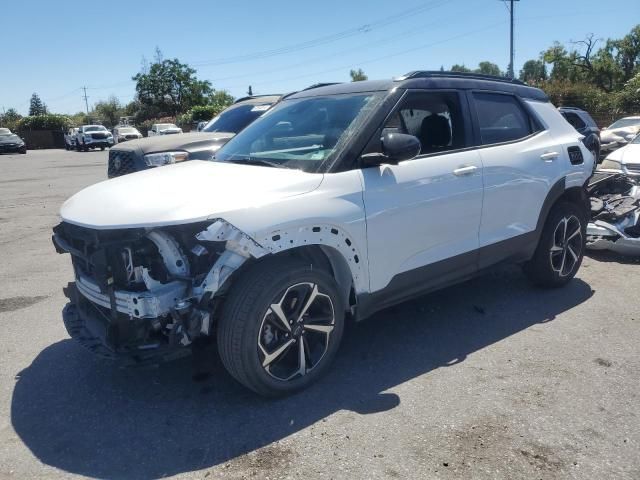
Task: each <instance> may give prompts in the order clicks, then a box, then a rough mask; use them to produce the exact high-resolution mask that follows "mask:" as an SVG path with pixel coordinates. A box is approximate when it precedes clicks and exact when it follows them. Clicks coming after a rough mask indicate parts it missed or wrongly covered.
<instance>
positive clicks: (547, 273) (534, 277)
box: [524, 202, 587, 288]
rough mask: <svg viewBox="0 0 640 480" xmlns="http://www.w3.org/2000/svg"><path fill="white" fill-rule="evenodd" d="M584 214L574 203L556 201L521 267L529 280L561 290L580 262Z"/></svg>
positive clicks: (583, 233) (584, 221)
mask: <svg viewBox="0 0 640 480" xmlns="http://www.w3.org/2000/svg"><path fill="white" fill-rule="evenodd" d="M586 230H587V221H586V217H585V212H584V211H583V209H581V208H580V207H578V205H576V204H574V203H568V202H560V203H558V204H557V205H556V206H554V207H553V209H552V210H551V212H550V214H549V217H548V218H547V221H546V223H545V225H544V228H543V230H542V235H541V236H540V241H539V243H538V247H537V248H536V251H535V253H534V255H533V258H532V259H531V260H529V261H528V262H527V263H526V264H525V265H524V271H525V273H526V275H527V276H528V277H529V279H530V280H531V281H532V282H533V283H535V284H536V285H539V286H542V287H549V288H553V287H561V286H563V285H565V284H566V283H567V282H569V280H571V279H572V278H573V277H574V276H575V275H576V273H577V272H578V269H579V268H580V264H581V263H582V258H583V256H584V249H585V241H586Z"/></svg>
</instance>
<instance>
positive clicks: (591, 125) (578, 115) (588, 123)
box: [558, 107, 600, 168]
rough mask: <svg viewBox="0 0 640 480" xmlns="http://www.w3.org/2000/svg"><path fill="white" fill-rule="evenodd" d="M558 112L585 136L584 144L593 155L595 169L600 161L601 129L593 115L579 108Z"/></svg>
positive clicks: (563, 109)
mask: <svg viewBox="0 0 640 480" xmlns="http://www.w3.org/2000/svg"><path fill="white" fill-rule="evenodd" d="M558 110H559V111H560V113H561V114H562V116H563V117H564V118H565V120H566V121H567V122H569V123H570V124H571V126H572V127H573V128H575V129H576V130H577V131H578V133H580V134H582V135H584V138H583V139H582V142H583V143H584V145H585V147H587V148H588V149H589V151H590V152H591V154H592V155H593V158H594V160H595V162H594V164H593V165H594V168H595V166H596V165H597V164H598V162H599V160H600V129H599V128H598V125H596V122H595V121H594V120H593V118H591V115H589V114H588V113H587V112H585V111H584V110H581V109H579V108H576V107H560V108H558Z"/></svg>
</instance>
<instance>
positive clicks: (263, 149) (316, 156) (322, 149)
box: [214, 92, 385, 172]
mask: <svg viewBox="0 0 640 480" xmlns="http://www.w3.org/2000/svg"><path fill="white" fill-rule="evenodd" d="M384 93H385V92H376V93H360V94H353V95H333V96H328V97H310V98H300V99H292V100H286V101H284V102H282V103H280V104H278V105H276V106H275V107H274V108H273V109H271V110H269V111H268V112H267V113H266V114H265V115H264V116H262V117H261V118H260V119H258V120H256V121H255V122H254V123H252V124H251V125H249V126H248V127H247V128H246V129H244V130H243V131H242V132H240V133H239V134H238V135H236V136H235V137H234V138H232V139H231V140H230V141H229V142H228V143H227V144H226V145H224V146H223V147H222V148H221V149H220V150H218V152H217V153H216V155H215V157H214V161H217V162H233V163H246V164H254V165H266V166H274V167H286V168H294V169H300V170H304V171H306V172H320V171H326V168H327V167H326V166H327V165H331V163H332V161H333V159H335V158H336V155H337V154H338V153H339V152H340V150H341V149H342V148H343V146H344V145H345V144H346V142H347V141H348V139H349V138H350V136H351V135H352V134H353V133H355V132H357V130H358V128H359V127H360V125H361V124H362V122H363V121H364V120H365V119H366V118H367V116H368V113H369V112H370V111H371V109H373V108H374V107H375V106H376V105H377V104H378V103H379V101H380V100H381V99H382V98H383V97H384Z"/></svg>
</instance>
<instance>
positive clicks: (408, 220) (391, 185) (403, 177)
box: [362, 150, 482, 292]
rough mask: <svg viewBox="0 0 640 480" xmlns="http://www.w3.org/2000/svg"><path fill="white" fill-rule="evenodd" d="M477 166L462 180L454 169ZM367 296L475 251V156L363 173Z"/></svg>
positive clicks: (478, 194) (478, 182)
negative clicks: (425, 268)
mask: <svg viewBox="0 0 640 480" xmlns="http://www.w3.org/2000/svg"><path fill="white" fill-rule="evenodd" d="M466 167H476V170H475V171H472V172H471V173H469V174H465V175H460V176H458V175H456V174H454V173H453V172H454V170H456V169H459V168H466ZM362 177H363V183H364V203H365V205H366V210H367V232H368V245H369V258H370V259H372V261H370V263H369V272H370V273H369V274H370V282H371V291H372V292H373V291H376V290H380V289H382V288H384V287H385V286H387V284H388V283H389V282H390V281H391V279H392V278H393V276H394V275H396V274H398V273H402V272H406V271H409V270H413V269H415V268H419V267H422V266H425V265H428V264H430V263H434V262H437V261H439V260H443V259H446V258H450V257H453V256H455V255H458V254H461V253H465V252H468V251H471V250H475V249H477V248H478V228H479V224H480V213H481V209H482V164H481V162H480V156H479V154H478V151H476V150H472V151H465V152H456V153H450V154H447V155H437V156H427V157H423V158H417V159H413V160H408V161H406V162H401V163H400V164H398V165H382V166H380V167H376V168H366V169H363V170H362Z"/></svg>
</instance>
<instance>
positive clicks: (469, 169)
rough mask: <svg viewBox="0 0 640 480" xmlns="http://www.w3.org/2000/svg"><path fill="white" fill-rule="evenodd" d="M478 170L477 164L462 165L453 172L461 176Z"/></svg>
mask: <svg viewBox="0 0 640 480" xmlns="http://www.w3.org/2000/svg"><path fill="white" fill-rule="evenodd" d="M476 170H478V167H476V166H475V165H468V166H462V167H459V168H456V169H455V170H454V171H453V174H454V175H457V176H459V177H461V176H463V175H471V174H472V173H473V172H475V171H476Z"/></svg>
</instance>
